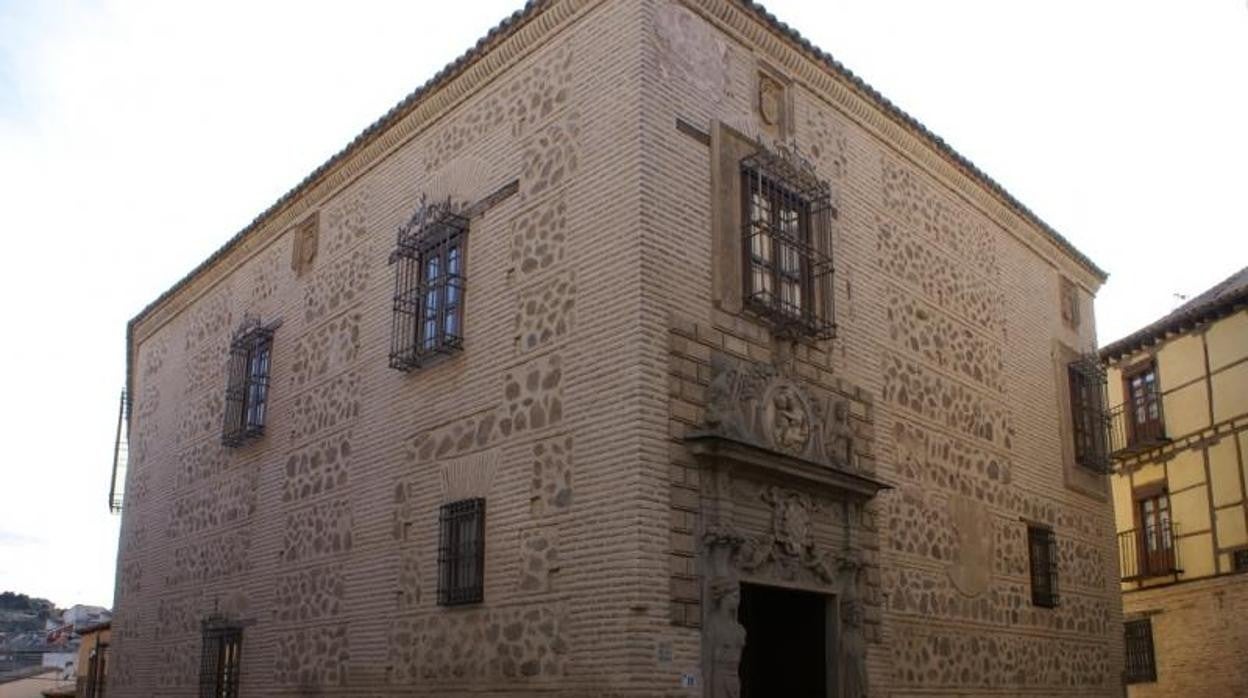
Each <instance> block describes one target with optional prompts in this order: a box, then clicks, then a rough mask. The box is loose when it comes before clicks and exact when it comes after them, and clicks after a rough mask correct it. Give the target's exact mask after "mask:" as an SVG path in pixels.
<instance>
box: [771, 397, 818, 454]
mask: <svg viewBox="0 0 1248 698" xmlns="http://www.w3.org/2000/svg"><path fill="white" fill-rule="evenodd" d="M766 410H767V412H766V414H767V428H768V430H769V433H770V436H771V443H772V444H773V445H774V446H775V447H776V448H778V449H780V450H782V451H788V452H791V453H801V452H802V451H804V450H806V444H807V443H809V442H810V422H811V419H810V408H809V407H807V405H806V400H805V398H803V397H802V394H801V393H800V392H798V390H797V388H795V387H794V386H793V385H792V384H791V383H787V382H780V383H777V384H775V385H774V386H773V387H772V389H771V391H770V393H769V394H768V396H767V399H766Z"/></svg>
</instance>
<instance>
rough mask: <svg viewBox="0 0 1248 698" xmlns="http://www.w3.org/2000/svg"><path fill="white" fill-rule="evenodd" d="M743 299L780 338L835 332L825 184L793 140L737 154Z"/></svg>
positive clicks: (825, 336)
mask: <svg viewBox="0 0 1248 698" xmlns="http://www.w3.org/2000/svg"><path fill="white" fill-rule="evenodd" d="M741 208H742V217H741V223H742V235H741V245H742V281H743V286H744V300H745V306H746V307H747V308H749V309H750V310H751V311H752V312H753V313H755V314H756V315H758V316H759V317H761V318H762V319H763V320H764V321H766V322H767V324H769V325H770V326H771V329H772V333H773V334H775V335H776V336H779V337H785V338H790V339H799V338H803V337H809V338H813V339H831V338H832V337H834V336H836V321H835V312H834V310H835V308H834V306H835V303H834V288H833V264H832V220H833V219H834V218H835V217H836V209H835V208H834V207H833V206H832V189H831V187H830V186H829V185H828V183H827V182H825V181H823V180H820V179H819V178H818V176H817V175H816V174H815V170H814V167H813V166H812V165H811V164H810V163H809V162H807V161H806V160H805V159H804V158H803V157H802V156H801V155H800V153H798V152H797V149H796V147H792V146H783V145H782V146H777V147H776V148H775V149H774V150H768V149H766V148H762V147H760V148H759V149H758V150H757V151H756V152H754V153H753V154H752V155H749V156H747V157H745V158H744V159H742V160H741Z"/></svg>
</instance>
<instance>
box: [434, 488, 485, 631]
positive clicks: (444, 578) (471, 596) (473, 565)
mask: <svg viewBox="0 0 1248 698" xmlns="http://www.w3.org/2000/svg"><path fill="white" fill-rule="evenodd" d="M439 524H440V525H439V529H440V535H439V541H438V603H439V604H441V605H443V606H455V605H458V604H466V603H477V602H480V601H481V600H482V598H483V597H484V587H485V500H484V499H480V498H477V499H463V500H460V501H458V502H451V503H450V504H444V505H442V511H441V515H440V517H439Z"/></svg>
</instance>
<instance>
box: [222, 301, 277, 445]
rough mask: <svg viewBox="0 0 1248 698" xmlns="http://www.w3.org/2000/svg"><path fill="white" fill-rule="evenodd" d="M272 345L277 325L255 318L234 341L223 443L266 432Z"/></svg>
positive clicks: (236, 334) (245, 439) (237, 334)
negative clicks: (263, 322)
mask: <svg viewBox="0 0 1248 698" xmlns="http://www.w3.org/2000/svg"><path fill="white" fill-rule="evenodd" d="M272 349H273V329H272V328H271V327H263V326H261V325H260V324H259V322H255V321H252V322H249V323H246V324H244V326H243V327H242V328H240V329H239V331H238V332H237V333H235V335H234V341H233V342H231V343H230V362H229V383H228V384H227V385H226V389H225V424H224V427H223V429H222V432H221V443H223V444H225V445H226V446H241V445H242V444H243V443H245V442H246V441H248V440H250V439H255V438H258V437H260V436H262V435H264V424H265V419H266V417H267V416H268V415H267V413H268V402H269V364H270V362H271V358H272Z"/></svg>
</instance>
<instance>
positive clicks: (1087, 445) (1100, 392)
mask: <svg viewBox="0 0 1248 698" xmlns="http://www.w3.org/2000/svg"><path fill="white" fill-rule="evenodd" d="M1066 374H1067V379H1068V381H1069V387H1070V418H1071V427H1072V438H1073V440H1074V446H1075V462H1076V463H1078V464H1079V465H1080V466H1082V467H1084V468H1087V469H1088V470H1091V471H1092V472H1094V473H1101V474H1104V473H1108V472H1109V471H1110V468H1111V465H1112V461H1111V460H1110V457H1109V455H1110V415H1109V411H1108V410H1107V409H1106V405H1107V404H1108V403H1109V396H1108V392H1107V388H1106V378H1105V367H1104V366H1103V365H1102V364H1101V361H1100V358H1099V357H1098V356H1097V355H1096V354H1094V353H1093V354H1086V355H1084V356H1082V357H1080V358H1079V359H1076V360H1075V361H1072V362H1070V363H1069V364H1068V365H1067V366H1066Z"/></svg>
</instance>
